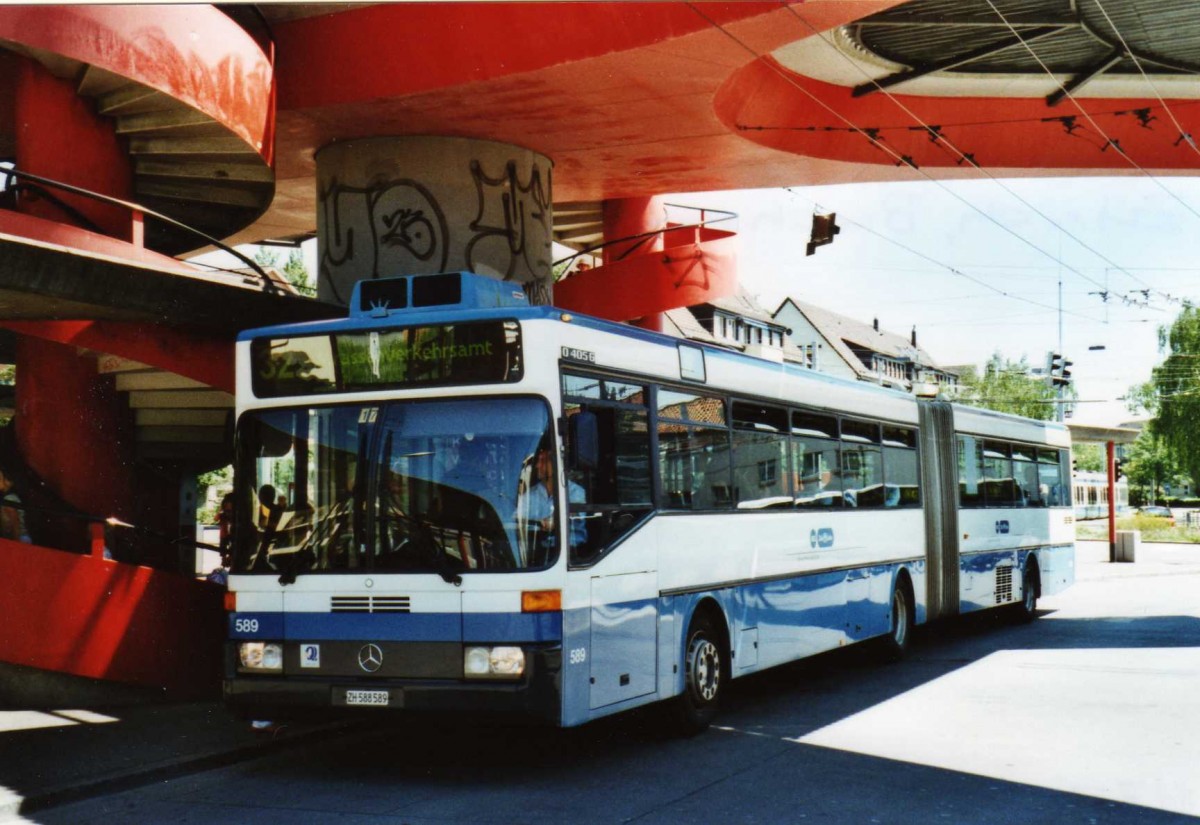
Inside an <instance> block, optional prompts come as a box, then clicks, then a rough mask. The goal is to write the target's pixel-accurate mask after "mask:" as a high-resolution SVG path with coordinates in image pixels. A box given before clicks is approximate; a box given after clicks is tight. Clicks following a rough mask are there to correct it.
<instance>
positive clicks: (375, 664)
mask: <svg viewBox="0 0 1200 825" xmlns="http://www.w3.org/2000/svg"><path fill="white" fill-rule="evenodd" d="M358 666H359V667H361V668H362V669H363V670H365V671H366V672H367V673H374V672H375V671H377V670H379V668H381V667H383V651H382V650H380V649H379V645H375V644H370V645H363V646H362V648H360V649H359V651H358Z"/></svg>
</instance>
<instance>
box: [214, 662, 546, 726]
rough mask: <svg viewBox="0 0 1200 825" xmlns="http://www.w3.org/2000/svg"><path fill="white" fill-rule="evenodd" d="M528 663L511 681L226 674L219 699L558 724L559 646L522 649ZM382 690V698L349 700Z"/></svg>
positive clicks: (245, 706) (301, 708) (274, 710)
mask: <svg viewBox="0 0 1200 825" xmlns="http://www.w3.org/2000/svg"><path fill="white" fill-rule="evenodd" d="M527 653H528V654H529V667H528V668H527V670H526V673H525V675H524V677H522V678H521V679H520V680H519V681H515V682H504V681H498V680H484V679H481V680H469V679H403V678H394V679H387V678H384V679H380V678H355V677H348V678H346V677H326V676H318V677H307V676H282V675H261V674H243V673H233V674H229V673H228V671H227V676H226V679H225V681H224V698H225V705H226V707H228V708H229V709H230V710H231V711H233V712H234V713H237V714H238V715H240V716H244V717H247V718H254V719H269V720H273V721H274V720H282V719H295V718H300V717H305V716H318V715H325V714H328V713H331V712H332V713H335V714H340V713H359V712H361V713H379V712H381V711H393V712H394V711H413V712H424V711H432V712H454V713H471V714H474V713H479V714H485V715H495V716H503V717H525V718H528V719H531V720H536V721H540V722H546V723H550V724H554V725H557V724H560V720H561V716H562V700H561V696H562V692H561V681H560V676H561V672H562V649H561V648H558V647H555V648H537V649H527ZM385 691H386V697H387V698H386V704H384V703H380V704H369V705H358V704H353V701H354V699H355V698H356V697H357V698H361V697H362V695H363V694H364V693H366V694H368V695H369V696H370V697H373V698H374V699H378V698H381V694H382V693H383V692H385Z"/></svg>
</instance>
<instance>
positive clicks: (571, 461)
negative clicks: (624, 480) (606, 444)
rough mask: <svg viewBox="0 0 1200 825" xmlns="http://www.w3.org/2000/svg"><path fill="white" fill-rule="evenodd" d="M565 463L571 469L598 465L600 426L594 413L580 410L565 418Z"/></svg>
mask: <svg viewBox="0 0 1200 825" xmlns="http://www.w3.org/2000/svg"><path fill="white" fill-rule="evenodd" d="M567 438H568V440H567V444H568V449H567V464H568V465H569V466H570V468H571V469H572V470H595V469H596V468H597V467H599V466H600V427H599V425H598V424H597V422H596V414H595V413H593V412H589V411H588V410H580V411H579V412H577V413H575V415H573V416H571V417H570V418H568V419H567Z"/></svg>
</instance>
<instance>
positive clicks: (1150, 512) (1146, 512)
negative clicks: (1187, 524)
mask: <svg viewBox="0 0 1200 825" xmlns="http://www.w3.org/2000/svg"><path fill="white" fill-rule="evenodd" d="M1137 512H1138V515H1139V516H1152V517H1154V518H1163V519H1166V520H1167V524H1168V525H1170V526H1172V527H1174V526H1175V516H1174V515H1173V514H1172V513H1171V508H1170V507H1139V508H1138V509H1137Z"/></svg>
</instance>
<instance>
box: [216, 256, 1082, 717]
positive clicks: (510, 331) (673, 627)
mask: <svg viewBox="0 0 1200 825" xmlns="http://www.w3.org/2000/svg"><path fill="white" fill-rule="evenodd" d="M237 412H238V424H237V437H236V443H237V459H236V461H237V464H236V479H237V481H236V495H237V515H236V523H235V535H234V543H235V561H234V566H233V569H232V571H231V575H230V577H229V590H230V593H229V607H230V614H229V636H230V638H229V642H228V645H227V650H226V679H225V683H224V689H225V698H226V701H227V703H228V705H229V706H230V707H231V708H232V709H234V710H235V711H236V712H239V713H242V714H245V715H249V716H252V717H253V718H282V717H284V716H287V715H292V716H294V715H297V714H305V713H310V712H313V711H315V710H316V709H321V708H325V709H329V708H334V709H347V708H358V707H366V708H377V709H378V708H390V709H406V710H420V709H430V710H437V709H442V710H453V711H473V710H479V711H487V712H494V713H499V714H512V715H522V716H526V717H533V718H536V719H539V720H542V721H545V722H549V723H552V724H556V725H561V726H574V725H580V724H583V723H586V722H588V721H591V720H594V719H597V718H599V717H603V716H606V715H609V714H613V713H617V712H620V711H623V710H627V709H630V708H634V707H637V706H640V705H645V704H648V703H651V702H657V701H664V702H665V703H666V704H665V706H666V707H669V708H670V709H671V711H672V716H673V718H674V719H675V720H676V721H677V722H678V723H679V725H680V727H681V728H682V729H684V730H687V731H692V732H694V731H698V730H702V729H703V728H704V727H705V726H707V725H708V724H709V722H710V721H711V719H712V717H713V714H714V713H715V711H716V708H717V704H718V701H719V699H720V697H721V695H722V692H723V691H724V690H725V689H726V687H727V686H728V683H729V682H730V680H732V679H736V678H738V677H741V676H744V675H747V674H751V673H755V672H757V671H761V670H763V669H765V668H769V667H772V666H774V665H778V664H781V663H784V662H791V661H794V660H796V659H799V658H801V657H805V656H809V655H812V654H816V653H819V652H821V651H827V650H830V649H833V648H837V647H840V646H843V645H848V644H851V643H856V642H865V641H868V640H872V641H873V643H874V644H877V645H878V646H879V647H880V650H881V652H882V653H884V654H887V655H899V654H900V653H902V652H903V650H904V649H905V647H906V646H907V644H908V642H909V638H910V634H911V631H912V628H913V627H914V625H918V624H922V623H925V622H928V621H931V620H933V619H937V618H940V617H944V616H952V615H955V614H959V613H966V612H971V611H978V610H984V609H991V608H997V607H1003V608H1006V609H1008V610H1010V611H1012V612H1013V613H1015V614H1017V615H1019V616H1024V617H1033V616H1034V614H1035V608H1036V600H1037V598H1038V597H1039V595H1043V594H1050V593H1054V592H1057V591H1059V590H1062V589H1063V588H1065V587H1067V586H1068V585H1070V584H1071V583H1072V582H1073V580H1074V563H1075V557H1074V527H1073V515H1072V511H1071V497H1070V468H1071V461H1070V453H1069V449H1070V441H1069V435H1068V433H1067V431H1066V429H1065V428H1064V427H1063V426H1061V425H1059V424H1054V423H1045V422H1036V421H1031V420H1027V419H1022V418H1017V417H1013V416H1008V415H1001V414H997V413H992V412H985V411H981V410H976V409H970V408H966V407H960V406H955V405H951V404H948V403H945V402H936V401H924V400H918V399H916V398H914V397H913V396H911V395H907V394H903V393H899V392H895V391H891V390H886V389H882V388H880V387H876V386H873V385H869V384H864V383H856V382H849V381H843V380H840V379H836V378H832V377H828V376H824V375H821V374H819V373H815V372H813V371H811V370H805V369H801V368H799V367H796V366H793V365H790V364H782V363H775V362H772V361H769V360H764V359H759V358H754V357H749V356H746V355H743V354H741V353H737V352H734V351H731V350H725V349H722V348H719V347H711V346H705V345H697V344H694V343H691V342H687V341H683V340H680V339H677V338H672V337H669V336H666V335H661V334H657V333H652V332H647V331H645V330H640V329H636V328H633V327H629V326H625V325H621V324H616V323H611V322H607V321H601V320H598V319H595V318H589V317H585V316H580V315H575V314H571V313H567V312H564V311H562V310H559V309H555V308H551V307H544V306H529V305H528V304H527V302H526V300H525V298H524V295H523V293H522V292H521V290H520V289H519V288H517V289H514V288H513V286H512V285H511V284H505V283H503V282H500V281H496V280H492V279H488V278H482V277H479V276H474V275H470V274H468V273H452V274H446V275H430V276H412V277H406V278H395V279H381V280H376V281H365V282H362V283H361V284H359V285H358V287H357V288H356V290H355V292H354V294H353V296H352V300H351V308H350V313H349V317H348V318H346V319H344V320H337V321H329V322H318V323H310V324H303V325H294V326H278V327H274V328H268V329H259V330H253V331H249V332H246V333H244V334H242V335H241V336H240V337H239V341H238V344H237Z"/></svg>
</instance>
